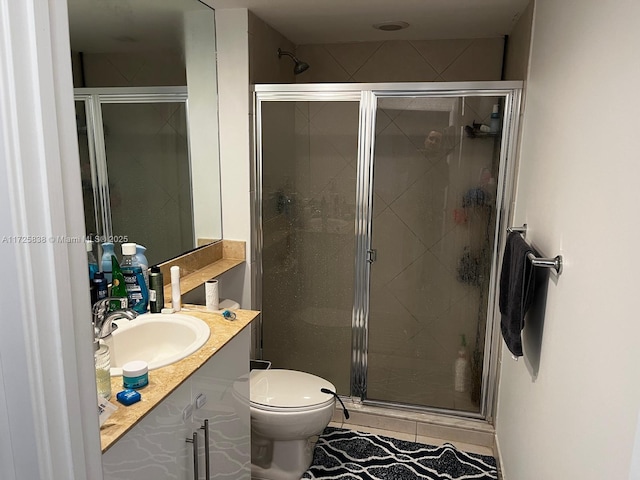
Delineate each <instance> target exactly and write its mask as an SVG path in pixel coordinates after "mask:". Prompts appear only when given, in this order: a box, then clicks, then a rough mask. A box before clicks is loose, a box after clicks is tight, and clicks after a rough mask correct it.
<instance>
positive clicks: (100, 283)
mask: <svg viewBox="0 0 640 480" xmlns="http://www.w3.org/2000/svg"><path fill="white" fill-rule="evenodd" d="M91 287H92V289H91V293H92V295H93V296H92V297H91V304H92V305H93V304H94V303H96V302H97V301H98V300H102V299H103V298H107V297H108V296H109V286H108V284H107V279H106V278H104V273H103V272H96V274H95V276H94V277H93V280H91Z"/></svg>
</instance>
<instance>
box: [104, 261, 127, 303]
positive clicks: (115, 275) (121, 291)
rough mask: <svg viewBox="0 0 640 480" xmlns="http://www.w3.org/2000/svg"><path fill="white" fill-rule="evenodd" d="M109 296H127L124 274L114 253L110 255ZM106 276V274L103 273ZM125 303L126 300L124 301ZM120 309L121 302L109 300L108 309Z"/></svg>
mask: <svg viewBox="0 0 640 480" xmlns="http://www.w3.org/2000/svg"><path fill="white" fill-rule="evenodd" d="M111 273H112V279H111V293H110V296H111V297H118V298H125V299H126V298H127V286H126V283H125V281H124V275H123V274H122V270H121V269H120V264H119V263H118V259H117V258H116V256H115V255H111ZM105 276H106V275H105ZM125 303H126V302H125ZM120 309H122V304H121V302H118V301H115V300H113V301H111V302H109V311H110V312H113V311H114V310H120Z"/></svg>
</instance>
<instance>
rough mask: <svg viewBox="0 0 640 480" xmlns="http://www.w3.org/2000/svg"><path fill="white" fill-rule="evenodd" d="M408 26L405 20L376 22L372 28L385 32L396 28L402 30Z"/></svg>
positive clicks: (393, 30)
mask: <svg viewBox="0 0 640 480" xmlns="http://www.w3.org/2000/svg"><path fill="white" fill-rule="evenodd" d="M408 26H409V24H408V23H407V22H382V23H376V24H375V25H374V26H373V28H376V29H378V30H383V31H385V32H395V31H396V30H403V29H405V28H407V27H408Z"/></svg>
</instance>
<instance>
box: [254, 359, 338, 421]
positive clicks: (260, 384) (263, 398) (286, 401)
mask: <svg viewBox="0 0 640 480" xmlns="http://www.w3.org/2000/svg"><path fill="white" fill-rule="evenodd" d="M322 388H326V389H329V390H331V391H332V392H335V388H336V387H335V386H334V385H333V384H332V383H331V382H329V381H327V380H325V379H324V378H320V377H317V376H315V375H312V374H310V373H305V372H299V371H297V370H282V369H270V370H252V371H251V373H250V397H251V398H250V405H251V407H252V408H257V409H259V410H265V411H270V412H303V411H307V410H316V409H320V408H324V407H326V406H328V405H332V404H333V402H334V401H335V400H334V396H333V395H331V394H329V393H323V392H321V391H320V389H322Z"/></svg>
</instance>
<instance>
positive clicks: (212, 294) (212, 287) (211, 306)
mask: <svg viewBox="0 0 640 480" xmlns="http://www.w3.org/2000/svg"><path fill="white" fill-rule="evenodd" d="M204 291H205V298H206V302H207V310H209V311H210V312H214V311H216V310H218V309H219V308H220V296H219V294H218V280H214V279H211V280H207V281H206V282H205V284H204Z"/></svg>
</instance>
